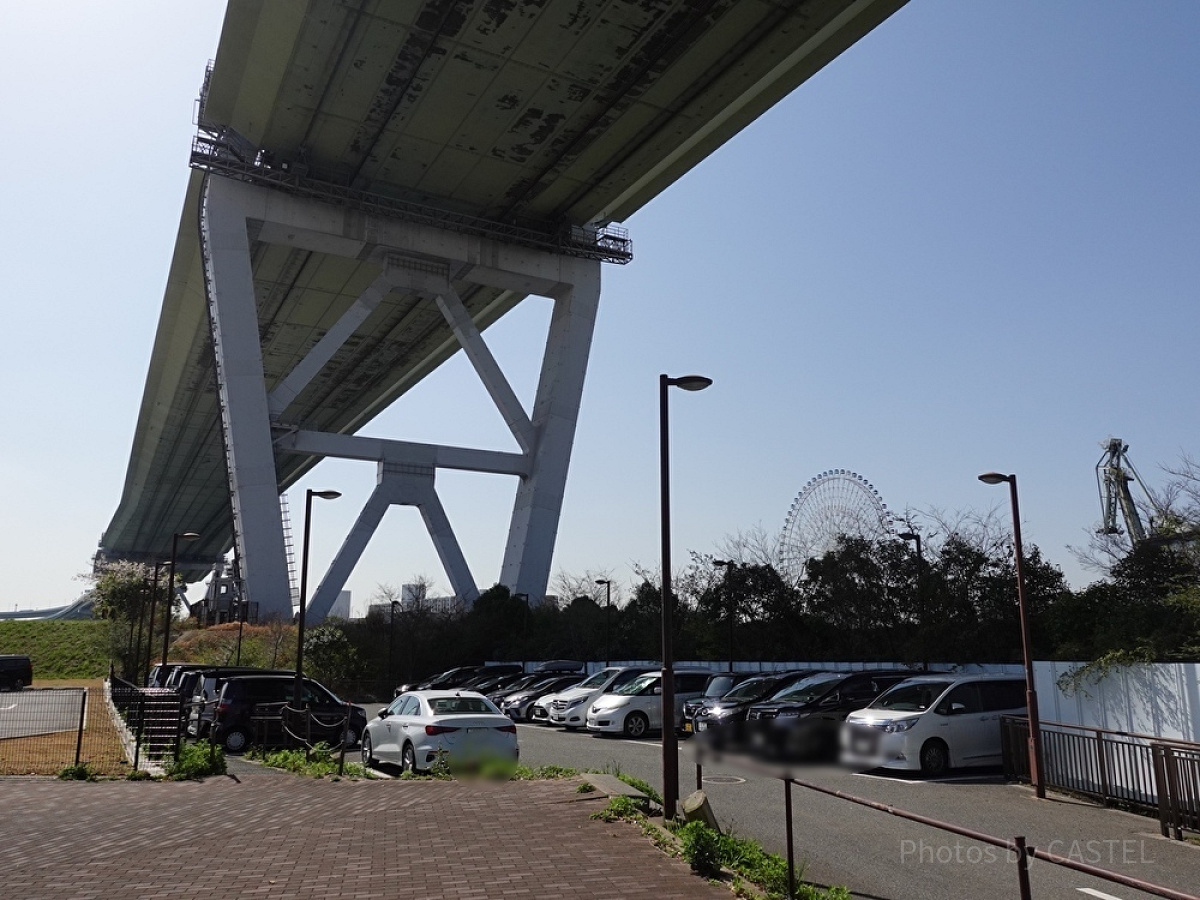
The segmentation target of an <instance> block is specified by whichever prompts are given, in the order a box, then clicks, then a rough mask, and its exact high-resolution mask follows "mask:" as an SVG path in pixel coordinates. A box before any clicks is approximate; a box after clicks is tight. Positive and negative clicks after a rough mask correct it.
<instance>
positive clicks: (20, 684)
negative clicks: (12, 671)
mask: <svg viewBox="0 0 1200 900" xmlns="http://www.w3.org/2000/svg"><path fill="white" fill-rule="evenodd" d="M23 687H25V682H23V681H22V680H21V679H20V678H18V679H17V680H16V681H14V682H13V683H12V689H13V690H14V691H19V690H21V689H22V688H23Z"/></svg>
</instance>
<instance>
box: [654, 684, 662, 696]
mask: <svg viewBox="0 0 1200 900" xmlns="http://www.w3.org/2000/svg"><path fill="white" fill-rule="evenodd" d="M654 693H655V694H661V693H662V685H661V684H656V685H655V686H654Z"/></svg>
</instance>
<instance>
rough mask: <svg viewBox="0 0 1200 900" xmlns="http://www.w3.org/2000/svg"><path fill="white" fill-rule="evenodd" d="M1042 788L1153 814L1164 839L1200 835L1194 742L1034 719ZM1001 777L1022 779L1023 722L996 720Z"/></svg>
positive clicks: (1198, 759)
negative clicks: (1001, 757) (1037, 729)
mask: <svg viewBox="0 0 1200 900" xmlns="http://www.w3.org/2000/svg"><path fill="white" fill-rule="evenodd" d="M1040 734H1041V749H1042V767H1043V769H1044V772H1045V779H1046V786H1047V787H1054V788H1058V789H1060V790H1066V791H1071V792H1072V793H1076V794H1082V795H1084V796H1087V797H1093V798H1095V799H1097V800H1100V801H1101V802H1102V803H1106V804H1109V805H1113V806H1121V807H1123V808H1126V809H1130V810H1133V811H1135V812H1140V813H1142V814H1144V815H1148V816H1157V817H1158V819H1159V827H1160V829H1161V831H1162V834H1163V836H1164V837H1174V838H1176V839H1177V840H1179V839H1182V837H1183V830H1184V829H1189V830H1192V831H1200V744H1193V743H1190V742H1186V741H1174V740H1163V739H1161V738H1157V737H1154V736H1153V735H1146V734H1131V733H1129V732H1124V731H1113V730H1110V729H1105V728H1093V727H1089V726H1083V725H1067V724H1064V723H1062V722H1041V723H1040ZM1000 736H1001V746H1002V749H1003V755H1004V774H1005V775H1006V776H1007V777H1009V778H1014V779H1018V780H1023V781H1028V780H1029V744H1028V737H1029V721H1028V719H1025V718H1022V717H1016V716H1005V717H1003V718H1002V719H1001V722H1000Z"/></svg>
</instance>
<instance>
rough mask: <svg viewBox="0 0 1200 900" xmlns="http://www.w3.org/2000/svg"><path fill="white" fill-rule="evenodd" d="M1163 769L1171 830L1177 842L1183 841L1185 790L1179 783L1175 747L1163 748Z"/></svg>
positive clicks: (1177, 759)
mask: <svg viewBox="0 0 1200 900" xmlns="http://www.w3.org/2000/svg"><path fill="white" fill-rule="evenodd" d="M1163 767H1164V768H1165V769H1166V772H1167V802H1168V805H1169V807H1170V816H1171V830H1172V831H1173V832H1174V838H1175V840H1177V841H1182V840H1183V808H1182V807H1183V790H1182V786H1181V785H1180V783H1179V758H1178V757H1177V756H1176V755H1175V750H1174V748H1173V747H1163Z"/></svg>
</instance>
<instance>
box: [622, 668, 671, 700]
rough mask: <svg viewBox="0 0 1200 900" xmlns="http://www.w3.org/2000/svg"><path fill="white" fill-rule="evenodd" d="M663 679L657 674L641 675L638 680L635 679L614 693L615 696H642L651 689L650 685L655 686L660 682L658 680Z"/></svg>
mask: <svg viewBox="0 0 1200 900" xmlns="http://www.w3.org/2000/svg"><path fill="white" fill-rule="evenodd" d="M661 677H662V676H661V675H659V674H658V673H657V672H653V673H649V674H646V675H639V676H638V677H637V678H635V679H633V681H631V682H629V683H628V684H623V685H621V686H620V687H619V688H617V689H616V690H615V691H613V693H614V694H622V695H624V696H626V697H628V696H632V695H634V694H640V693H641V692H642V691H644V690H645V689H646V688H648V687H650V685H652V684H654V682H656V681H658V679H659V678H661Z"/></svg>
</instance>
